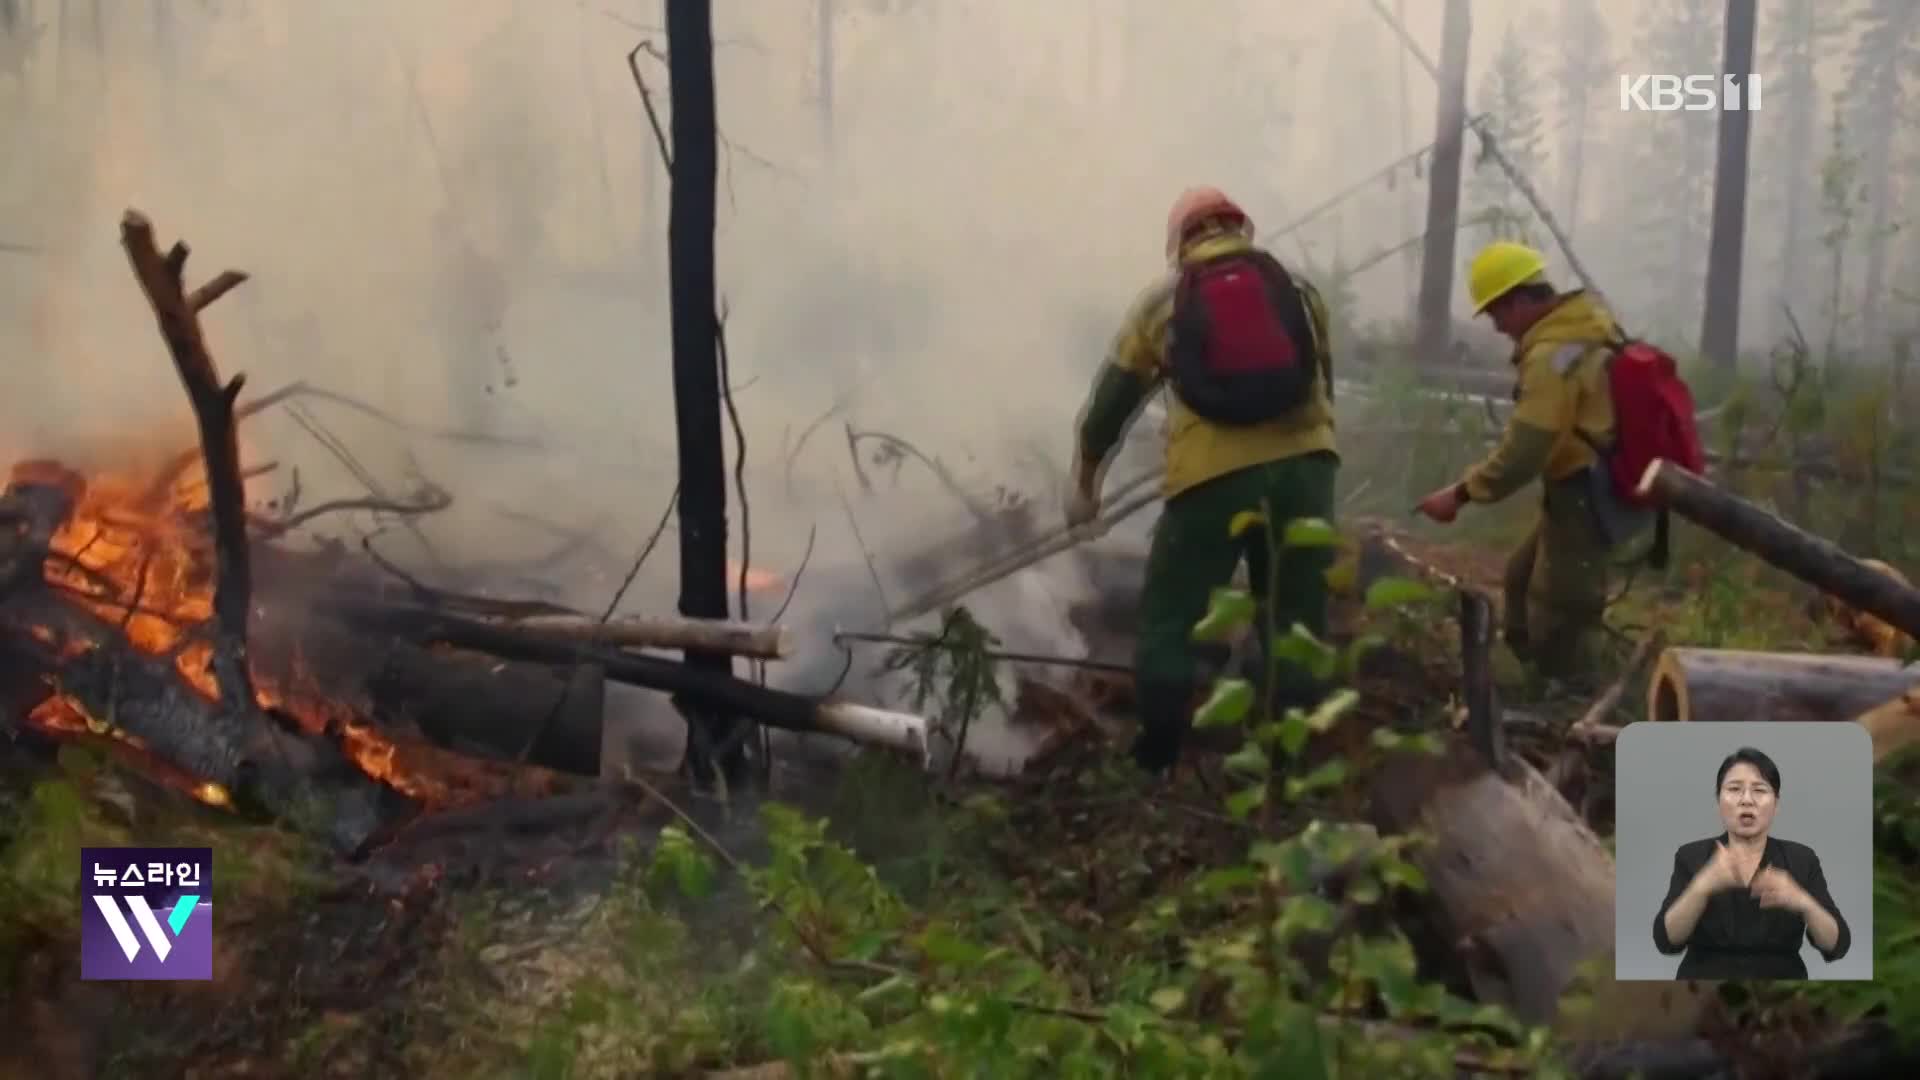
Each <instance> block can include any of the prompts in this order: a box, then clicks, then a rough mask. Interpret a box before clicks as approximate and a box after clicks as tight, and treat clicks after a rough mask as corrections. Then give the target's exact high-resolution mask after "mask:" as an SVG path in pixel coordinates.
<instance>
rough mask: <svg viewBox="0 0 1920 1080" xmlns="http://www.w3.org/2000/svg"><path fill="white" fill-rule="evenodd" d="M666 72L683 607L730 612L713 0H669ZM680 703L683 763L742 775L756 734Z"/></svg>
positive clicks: (714, 669)
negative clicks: (716, 239) (685, 731)
mask: <svg viewBox="0 0 1920 1080" xmlns="http://www.w3.org/2000/svg"><path fill="white" fill-rule="evenodd" d="M667 73H668V78H669V80H670V81H671V86H672V88H673V134H672V138H673V156H672V162H671V164H670V165H669V167H668V169H669V171H668V175H669V177H670V178H671V180H670V183H671V187H670V190H669V193H668V218H667V248H668V277H669V281H670V290H671V294H672V297H671V298H672V312H673V407H674V423H675V427H676V429H677V431H678V435H679V447H678V449H679V459H680V613H681V614H682V615H685V616H688V617H690V618H705V619H725V618H726V617H727V615H728V614H729V612H728V610H727V473H726V452H725V450H724V448H723V445H722V442H721V434H722V431H721V422H720V320H719V316H718V314H717V309H716V299H717V292H718V290H717V287H716V284H715V273H714V254H713V231H714V219H715V216H716V211H717V206H716V201H717V198H718V193H717V188H718V184H719V128H718V122H717V119H716V116H715V114H716V111H717V108H716V103H715V100H714V78H713V5H712V3H711V2H710V0H667ZM686 657H687V665H688V666H689V667H691V668H694V669H695V670H697V671H706V672H710V673H712V674H714V675H721V676H731V675H732V674H733V658H732V657H731V656H729V655H727V654H725V653H715V652H700V651H695V650H692V649H689V650H687V654H686ZM675 704H676V705H677V706H678V707H679V708H680V709H681V711H682V712H683V713H684V714H685V715H687V717H688V721H689V738H688V740H687V746H688V753H687V762H686V767H687V769H688V771H689V772H690V773H691V774H692V775H693V776H694V778H695V779H696V780H699V781H705V780H709V779H711V778H712V777H713V775H714V774H715V772H716V770H717V771H718V773H719V775H721V776H723V777H724V778H725V779H726V781H727V782H728V783H730V784H731V783H736V782H740V781H744V780H745V779H746V777H747V776H748V769H747V764H748V762H747V756H748V746H749V743H750V740H747V739H745V738H741V737H740V736H739V734H738V733H737V729H738V728H739V727H740V725H741V723H742V721H741V720H740V718H739V717H737V716H732V715H728V714H725V713H722V712H719V711H716V710H713V709H710V708H707V707H704V706H702V705H699V704H697V703H695V702H694V701H692V700H691V699H676V702H675Z"/></svg>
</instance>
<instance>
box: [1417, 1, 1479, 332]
mask: <svg viewBox="0 0 1920 1080" xmlns="http://www.w3.org/2000/svg"><path fill="white" fill-rule="evenodd" d="M1472 30H1473V17H1472V15H1471V14H1470V12H1469V11H1468V0H1447V12H1446V21H1445V24H1444V31H1443V34H1444V36H1443V37H1442V39H1441V44H1440V87H1439V104H1438V105H1437V106H1436V108H1435V111H1434V147H1433V167H1432V170H1431V172H1429V174H1428V181H1427V183H1428V186H1427V236H1426V244H1425V246H1424V248H1423V249H1422V254H1421V259H1420V308H1419V317H1420V331H1419V345H1418V348H1419V355H1420V357H1421V359H1422V360H1424V361H1426V362H1429V363H1432V362H1437V361H1439V360H1440V359H1441V358H1443V357H1445V356H1446V355H1447V346H1448V345H1449V344H1450V343H1451V341H1452V338H1453V319H1452V315H1451V312H1452V304H1453V254H1454V233H1455V231H1456V225H1455V222H1457V221H1458V220H1459V213H1460V157H1461V150H1462V148H1463V147H1464V145H1465V140H1466V136H1467V129H1466V117H1467V49H1468V44H1469V42H1470V39H1471V36H1472Z"/></svg>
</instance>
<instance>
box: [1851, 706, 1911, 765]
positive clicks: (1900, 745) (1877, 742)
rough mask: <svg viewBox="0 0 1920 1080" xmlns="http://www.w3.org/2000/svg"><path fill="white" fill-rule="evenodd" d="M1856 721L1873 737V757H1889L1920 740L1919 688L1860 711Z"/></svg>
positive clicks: (1883, 758)
mask: <svg viewBox="0 0 1920 1080" xmlns="http://www.w3.org/2000/svg"><path fill="white" fill-rule="evenodd" d="M1854 722H1855V723H1858V724H1859V725H1860V726H1861V727H1863V728H1866V729H1867V735H1868V736H1869V737H1871V738H1872V739H1873V760H1875V761H1884V760H1886V759H1887V758H1888V757H1891V756H1892V755H1894V754H1896V753H1899V752H1900V751H1902V750H1905V749H1906V748H1907V747H1909V746H1912V745H1914V744H1915V743H1920V689H1914V690H1909V691H1907V692H1906V693H1904V694H1901V695H1900V696H1899V697H1897V698H1894V699H1893V700H1892V701H1888V702H1884V703H1882V704H1879V705H1876V706H1874V707H1873V708H1871V709H1869V710H1867V711H1866V712H1864V713H1861V714H1860V715H1859V716H1858V717H1856V718H1855V721H1854Z"/></svg>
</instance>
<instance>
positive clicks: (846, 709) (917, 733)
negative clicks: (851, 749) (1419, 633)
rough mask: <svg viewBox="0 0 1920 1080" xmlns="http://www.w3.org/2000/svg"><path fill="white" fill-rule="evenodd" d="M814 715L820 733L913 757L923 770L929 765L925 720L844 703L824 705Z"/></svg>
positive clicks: (931, 759) (931, 753) (930, 760)
mask: <svg viewBox="0 0 1920 1080" xmlns="http://www.w3.org/2000/svg"><path fill="white" fill-rule="evenodd" d="M814 716H815V720H816V722H817V725H818V730H820V731H823V732H826V733H828V734H832V735H839V736H841V737H843V738H848V739H852V740H854V741H855V742H860V743H866V744H869V745H874V746H887V747H891V748H893V749H895V750H904V751H906V752H908V753H911V754H915V755H917V756H918V757H919V759H920V767H921V768H923V769H924V768H927V767H929V766H930V765H931V764H932V761H933V751H932V748H931V747H930V745H929V744H928V741H927V721H926V718H925V717H922V716H915V715H913V714H912V713H903V712H894V711H892V710H890V709H877V708H874V707H873V706H871V705H856V704H853V703H852V702H844V701H836V702H828V703H826V704H823V705H821V706H820V707H819V709H818V711H817V712H816V713H815V714H814Z"/></svg>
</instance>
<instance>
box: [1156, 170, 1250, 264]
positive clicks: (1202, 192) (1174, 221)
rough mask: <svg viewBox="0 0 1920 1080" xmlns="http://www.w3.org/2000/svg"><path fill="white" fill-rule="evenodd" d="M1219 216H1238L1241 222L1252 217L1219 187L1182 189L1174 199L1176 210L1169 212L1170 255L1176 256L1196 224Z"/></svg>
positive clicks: (1168, 241)
mask: <svg viewBox="0 0 1920 1080" xmlns="http://www.w3.org/2000/svg"><path fill="white" fill-rule="evenodd" d="M1219 217H1227V218H1237V219H1239V220H1240V221H1241V222H1246V221H1249V220H1250V219H1249V218H1248V217H1247V212H1246V211H1244V210H1242V209H1240V205H1239V204H1238V203H1236V202H1234V201H1233V200H1232V199H1229V198H1227V196H1226V193H1225V192H1223V191H1221V190H1220V189H1219V188H1215V187H1196V188H1188V189H1187V190H1185V191H1183V192H1181V193H1180V197H1179V198H1178V199H1175V200H1173V209H1172V210H1169V211H1168V212H1167V258H1169V259H1171V258H1173V257H1174V255H1175V254H1177V253H1178V252H1179V251H1180V241H1182V240H1184V239H1186V236H1187V233H1188V232H1190V231H1191V230H1192V229H1193V227H1194V226H1196V225H1198V224H1200V223H1201V222H1203V221H1205V220H1207V219H1208V218H1219Z"/></svg>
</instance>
